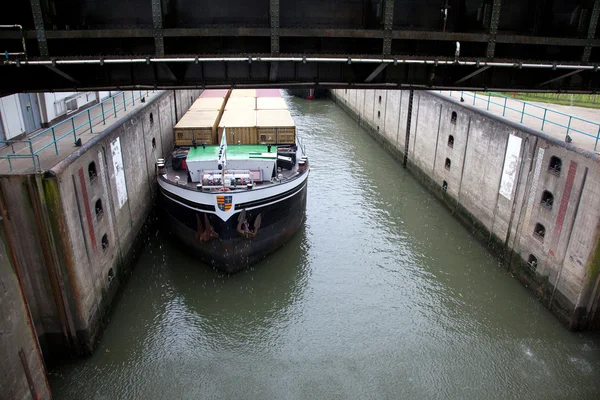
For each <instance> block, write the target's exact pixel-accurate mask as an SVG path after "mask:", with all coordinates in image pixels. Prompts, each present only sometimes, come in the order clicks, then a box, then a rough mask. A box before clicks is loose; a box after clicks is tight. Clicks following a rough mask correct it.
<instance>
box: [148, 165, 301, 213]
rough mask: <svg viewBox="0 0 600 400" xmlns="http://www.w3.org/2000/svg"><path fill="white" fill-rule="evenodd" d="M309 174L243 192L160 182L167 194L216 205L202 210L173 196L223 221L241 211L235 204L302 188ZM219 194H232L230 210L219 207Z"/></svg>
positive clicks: (160, 180) (207, 204)
mask: <svg viewBox="0 0 600 400" xmlns="http://www.w3.org/2000/svg"><path fill="white" fill-rule="evenodd" d="M308 174H309V173H308V172H307V173H305V174H303V175H302V176H300V177H298V178H296V179H295V180H293V181H290V182H285V183H281V184H276V185H273V187H268V188H262V189H253V190H247V191H243V192H211V193H206V192H194V191H192V190H189V189H185V188H182V187H178V186H176V185H173V184H171V183H169V182H165V181H164V180H163V179H160V178H159V179H158V184H159V186H160V187H161V188H162V189H163V190H164V191H165V192H166V194H167V195H168V194H169V193H172V194H174V195H176V196H178V197H181V198H183V199H185V200H187V201H190V202H192V203H195V204H202V205H206V206H214V207H215V210H216V211H207V210H200V209H197V208H194V207H192V206H189V205H186V204H183V203H182V202H180V201H177V200H175V199H172V198H171V200H172V201H174V202H176V203H178V204H181V205H183V206H185V207H187V208H189V209H191V210H196V211H200V212H206V213H210V214H216V215H218V216H219V218H221V219H222V220H223V221H227V220H228V219H229V218H231V216H233V215H234V214H236V213H237V212H239V211H235V204H240V203H249V202H252V201H259V200H263V199H267V198H269V197H273V196H277V195H279V194H282V193H285V192H287V191H290V190H294V189H295V188H300V187H301V186H302V184H303V183H304V182H306V180H307V179H308ZM297 192H298V191H297V190H296V191H294V192H293V193H292V194H290V195H289V196H286V197H284V198H281V199H278V200H274V201H272V202H269V203H266V204H261V205H258V206H255V207H249V208H247V209H248V210H253V209H255V208H260V207H265V206H267V205H271V204H275V203H278V202H280V201H284V200H286V199H288V198H290V197H292V196H294V195H295V194H296V193H297ZM217 196H232V201H231V209H230V210H229V211H221V210H219V207H218V204H217Z"/></svg>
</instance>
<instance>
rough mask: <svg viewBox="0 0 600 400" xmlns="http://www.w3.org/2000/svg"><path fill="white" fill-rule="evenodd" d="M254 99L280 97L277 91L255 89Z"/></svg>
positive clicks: (279, 92)
mask: <svg viewBox="0 0 600 400" xmlns="http://www.w3.org/2000/svg"><path fill="white" fill-rule="evenodd" d="M256 97H282V96H281V90H279V89H256Z"/></svg>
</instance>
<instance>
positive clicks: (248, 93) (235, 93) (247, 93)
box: [231, 89, 256, 98]
mask: <svg viewBox="0 0 600 400" xmlns="http://www.w3.org/2000/svg"><path fill="white" fill-rule="evenodd" d="M231 97H253V98H256V89H233V90H232V91H231Z"/></svg>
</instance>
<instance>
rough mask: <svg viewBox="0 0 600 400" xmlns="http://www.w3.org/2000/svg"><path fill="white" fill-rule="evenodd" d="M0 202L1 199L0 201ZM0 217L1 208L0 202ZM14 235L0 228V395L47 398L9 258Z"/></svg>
mask: <svg viewBox="0 0 600 400" xmlns="http://www.w3.org/2000/svg"><path fill="white" fill-rule="evenodd" d="M0 203H1V201H0ZM0 209H1V210H2V217H3V218H5V217H6V214H5V213H4V207H3V206H1V205H0ZM13 240H14V238H12V237H10V234H9V233H8V232H7V231H6V230H5V229H4V226H2V227H1V228H0V283H1V285H2V290H0V337H1V338H2V341H1V344H0V360H2V362H0V398H2V399H30V398H31V399H49V398H50V397H51V396H50V388H49V385H48V381H47V380H46V371H45V368H44V361H43V359H42V354H41V352H40V349H39V344H38V341H37V336H36V334H35V329H34V326H33V323H32V319H31V314H30V313H29V308H28V305H27V301H26V297H25V293H24V290H23V288H22V286H21V285H20V284H19V278H18V275H19V271H18V266H15V263H13V261H11V258H12V254H11V250H10V249H11V247H12V243H13Z"/></svg>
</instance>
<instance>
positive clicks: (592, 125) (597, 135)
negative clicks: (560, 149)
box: [439, 90, 600, 151]
mask: <svg viewBox="0 0 600 400" xmlns="http://www.w3.org/2000/svg"><path fill="white" fill-rule="evenodd" d="M439 92H440V93H443V91H441V90H440V91H439ZM449 93H450V97H452V96H453V93H454V95H455V96H456V95H460V99H461V101H464V102H465V103H467V104H472V105H476V103H477V102H478V101H481V102H484V103H485V104H486V110H488V111H489V109H490V105H493V106H500V107H502V116H503V117H505V116H506V112H507V111H514V112H516V113H518V115H519V116H520V123H521V124H522V123H523V119H524V118H525V117H526V116H527V117H531V118H534V119H536V120H538V121H539V122H540V130H541V131H542V132H543V131H544V128H545V127H547V126H548V124H550V125H554V126H558V127H561V128H564V129H565V141H566V142H570V134H571V133H572V132H575V133H578V134H581V135H584V136H587V137H590V138H592V139H595V144H594V151H597V150H598V141H599V140H600V124H599V123H597V122H593V121H589V120H587V119H584V118H579V117H576V116H574V115H570V114H565V113H562V112H560V111H556V110H552V109H550V108H546V107H542V106H539V105H537V104H532V103H529V102H525V101H522V100H517V99H513V98H510V97H507V96H503V95H501V94H498V93H494V92H485V93H484V94H482V93H480V94H479V95H478V94H477V92H465V91H449ZM465 98H469V100H468V101H467V100H465ZM471 99H472V102H471ZM496 99H499V101H495V100H496ZM509 100H510V102H516V103H518V108H514V105H513V107H511V105H510V103H509ZM535 109H538V110H540V113H541V111H543V115H542V116H540V115H535V114H532V113H531V112H532V111H531V110H535ZM528 110H529V111H530V112H529V113H528V112H527V111H528ZM567 118H568V122H567V123H566V124H565V123H564V122H558V121H557V119H563V120H565V121H566V120H567ZM574 122H579V123H581V124H584V125H585V126H586V128H582V127H580V128H579V129H577V128H575V127H574V126H573V123H574ZM582 129H585V130H582Z"/></svg>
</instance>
